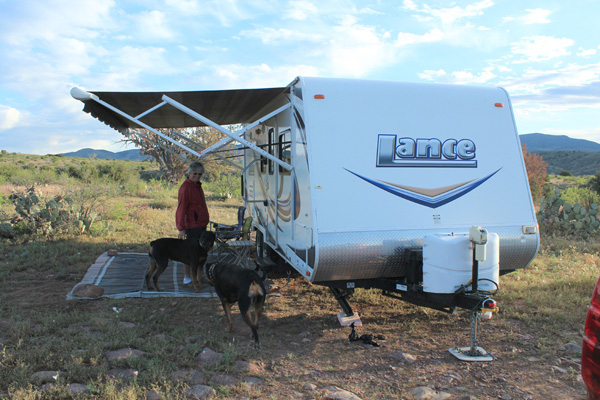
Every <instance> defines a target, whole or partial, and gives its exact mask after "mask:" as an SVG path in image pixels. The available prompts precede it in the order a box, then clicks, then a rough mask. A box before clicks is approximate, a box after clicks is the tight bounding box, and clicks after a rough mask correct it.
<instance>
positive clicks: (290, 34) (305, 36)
mask: <svg viewBox="0 0 600 400" xmlns="http://www.w3.org/2000/svg"><path fill="white" fill-rule="evenodd" d="M240 36H244V37H249V38H256V39H260V41H261V42H262V43H264V44H269V45H271V44H281V43H283V42H286V43H292V42H314V43H316V42H320V41H322V40H324V37H323V36H322V35H320V34H314V33H304V32H299V31H297V30H291V29H286V28H279V29H274V28H270V27H265V28H260V29H255V30H244V31H242V32H240Z"/></svg>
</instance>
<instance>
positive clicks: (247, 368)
mask: <svg viewBox="0 0 600 400" xmlns="http://www.w3.org/2000/svg"><path fill="white" fill-rule="evenodd" d="M261 369H262V368H261V367H259V366H258V365H256V364H255V363H251V362H248V361H242V360H238V361H236V362H235V370H236V371H238V372H245V373H248V372H258V371H260V370H261Z"/></svg>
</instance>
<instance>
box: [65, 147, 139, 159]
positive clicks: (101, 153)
mask: <svg viewBox="0 0 600 400" xmlns="http://www.w3.org/2000/svg"><path fill="white" fill-rule="evenodd" d="M61 155H63V156H66V157H81V158H97V159H99V160H129V161H145V160H150V157H148V156H143V155H141V154H140V149H132V150H124V151H119V152H116V153H114V152H112V151H108V150H95V149H81V150H77V151H73V152H70V153H61Z"/></svg>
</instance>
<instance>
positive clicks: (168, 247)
mask: <svg viewBox="0 0 600 400" xmlns="http://www.w3.org/2000/svg"><path fill="white" fill-rule="evenodd" d="M214 241H215V233H214V232H211V231H206V232H202V234H201V235H200V238H197V239H185V240H181V239H174V238H161V239H156V240H154V241H152V242H150V253H149V255H150V263H149V265H148V270H147V271H146V286H147V287H148V290H152V285H151V284H150V278H152V281H153V282H154V288H156V290H157V291H158V292H160V288H159V287H158V278H159V277H160V275H161V274H162V273H163V272H164V271H165V269H166V268H167V265H168V264H169V260H173V261H179V262H182V263H184V264H187V265H189V266H190V267H191V270H192V283H193V285H194V289H196V290H199V289H202V281H201V279H202V271H203V268H202V267H203V266H204V263H206V257H207V255H208V252H209V250H210V249H211V248H212V246H213V243H214ZM155 271H156V272H155ZM153 275H154V276H153Z"/></svg>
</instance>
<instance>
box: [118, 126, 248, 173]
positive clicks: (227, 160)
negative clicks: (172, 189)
mask: <svg viewBox="0 0 600 400" xmlns="http://www.w3.org/2000/svg"><path fill="white" fill-rule="evenodd" d="M237 129H239V126H234V127H230V130H233V131H235V130H237ZM158 131H159V132H160V133H162V134H163V135H165V136H167V137H169V138H171V139H173V140H174V141H177V142H179V143H181V144H183V145H184V146H186V147H188V148H190V149H192V150H194V151H196V152H198V153H200V152H201V151H202V150H204V149H206V148H207V147H209V146H212V145H213V144H215V143H217V142H219V141H220V140H222V139H223V138H225V137H226V135H224V134H223V133H221V132H219V131H218V130H216V129H214V128H211V127H207V126H203V127H195V128H182V129H174V128H162V129H159V130H158ZM123 142H125V143H132V144H134V145H136V146H137V147H140V148H141V149H142V151H141V153H142V154H144V155H148V156H150V157H152V158H153V159H154V160H155V161H156V162H157V163H158V165H159V168H160V170H161V171H162V172H164V173H165V175H166V177H167V179H168V180H169V181H170V182H173V183H176V182H178V181H180V180H181V178H182V177H183V175H184V174H185V172H186V170H187V167H188V165H189V164H190V163H191V162H193V161H196V160H197V156H196V155H194V154H192V153H190V152H189V151H187V150H186V149H184V148H182V147H180V146H178V145H176V144H174V143H173V142H171V141H169V140H167V139H165V138H164V137H162V136H160V135H157V134H156V133H154V132H151V131H149V130H147V129H130V130H129V132H128V134H127V135H126V139H123ZM235 143H236V142H232V143H229V144H227V145H226V146H224V147H223V148H221V149H219V150H217V152H215V153H214V154H211V155H208V156H206V158H203V159H202V162H203V164H204V167H205V170H206V172H205V174H206V175H207V176H208V177H209V179H216V178H218V177H219V176H220V175H221V174H223V173H231V172H234V170H235V166H234V164H236V163H239V156H240V151H239V150H240V147H239V146H236V144H235Z"/></svg>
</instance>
